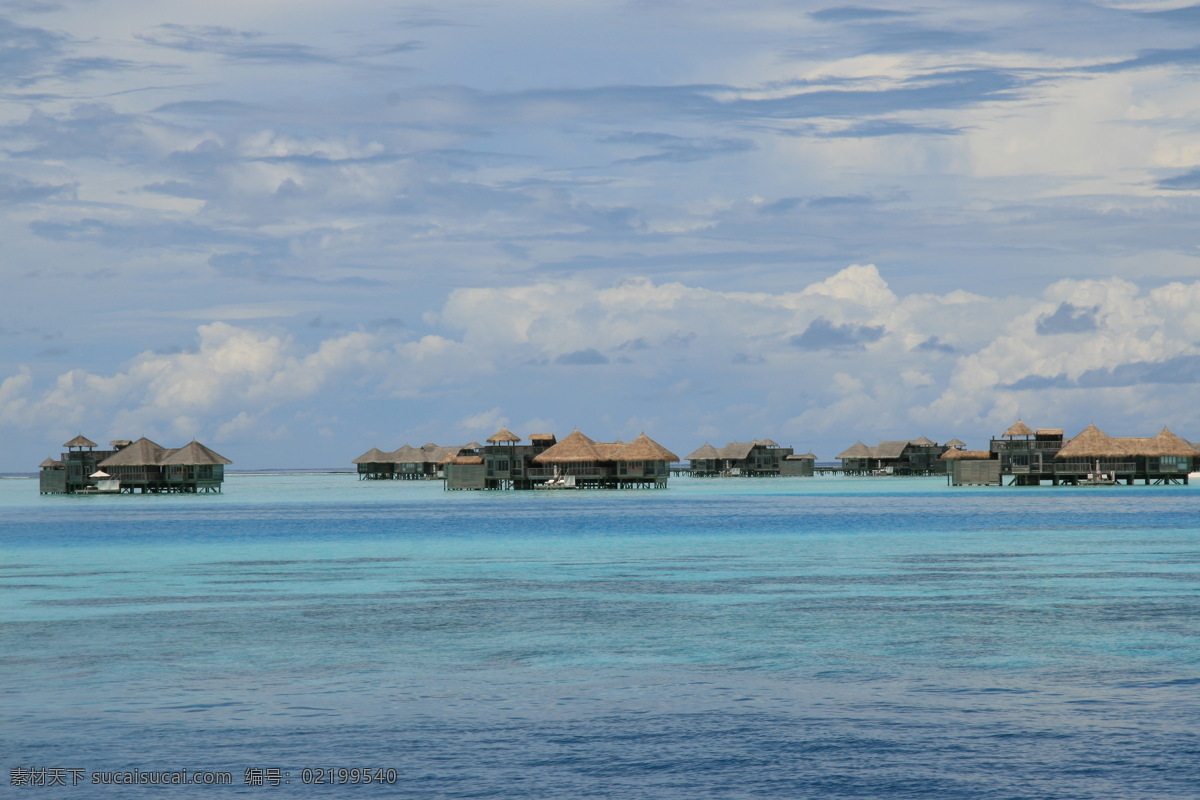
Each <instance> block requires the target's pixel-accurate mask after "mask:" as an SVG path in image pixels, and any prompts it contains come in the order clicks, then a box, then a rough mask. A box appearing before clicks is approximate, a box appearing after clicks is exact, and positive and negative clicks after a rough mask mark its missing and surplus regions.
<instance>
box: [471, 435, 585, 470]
mask: <svg viewBox="0 0 1200 800" xmlns="http://www.w3.org/2000/svg"><path fill="white" fill-rule="evenodd" d="M488 441H489V442H490V441H491V439H488ZM607 460H608V459H607V458H605V457H604V454H603V453H602V452H601V451H600V449H599V448H597V447H596V443H595V442H593V441H592V440H591V439H589V438H588V437H586V436H584V435H583V434H582V433H580V432H579V429H578V428H576V429H575V430H573V431H571V434H570V435H569V436H567V437H566V438H565V439H563V440H562V441H561V442H558V443H557V444H555V445H554V446H553V447H549V448H547V449H546V450H545V452H542V453H539V454H538V455H536V456H534V457H533V463H535V464H570V463H578V462H581V461H607Z"/></svg>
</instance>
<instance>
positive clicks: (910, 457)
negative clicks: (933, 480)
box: [837, 436, 966, 475]
mask: <svg viewBox="0 0 1200 800" xmlns="http://www.w3.org/2000/svg"><path fill="white" fill-rule="evenodd" d="M965 446H966V444H965V443H964V442H962V441H960V440H958V439H951V440H950V441H948V442H946V443H945V444H938V443H937V442H935V441H933V440H932V439H929V438H928V437H926V436H921V437H918V438H916V439H897V440H891V441H886V442H880V443H879V444H877V445H875V446H874V447H868V446H867V445H865V444H863V443H862V442H855V443H854V444H852V445H851V446H850V447H848V448H847V449H846V450H844V451H842V452H841V453H840V454H839V455H838V459H839V460H841V462H842V466H841V468H840V469H839V470H837V471H839V472H841V473H843V474H847V475H940V474H945V472H946V463H945V462H944V461H942V460H941V458H942V455H943V454H945V453H946V452H948V451H950V450H952V449H954V448H958V447H965Z"/></svg>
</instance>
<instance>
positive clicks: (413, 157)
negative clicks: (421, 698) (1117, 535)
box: [0, 0, 1200, 472]
mask: <svg viewBox="0 0 1200 800" xmlns="http://www.w3.org/2000/svg"><path fill="white" fill-rule="evenodd" d="M1198 77H1200V5H1188V4H1186V3H1180V2H1141V1H1139V0H1092V1H1091V2H1088V1H1085V0H1063V1H1062V2H1056V0H1036V2H1014V1H1012V0H998V1H997V2H989V3H978V2H965V1H964V0H930V2H924V3H919V4H914V3H912V2H908V1H907V0H906V1H905V2H891V0H888V2H871V1H870V0H861V2H859V3H855V4H851V5H839V4H836V3H828V2H785V1H784V0H779V1H778V2H772V1H771V0H744V2H739V3H735V4H730V3H725V2H719V3H718V2H706V0H695V1H694V2H677V1H674V0H661V1H658V0H631V2H587V1H585V0H580V1H573V0H554V1H553V2H549V0H546V1H545V2H542V1H541V0H507V1H506V2H503V3H489V2H456V1H455V0H439V2H438V3H436V4H406V3H403V2H388V3H382V2H378V0H371V1H366V0H340V1H339V2H338V3H336V4H335V3H328V2H312V1H311V0H288V2H286V3H284V2H277V1H276V0H254V1H253V2H237V3H233V2H227V0H209V1H208V2H204V3H196V2H191V1H189V2H177V1H176V0H154V2H147V1H146V0H0V241H2V242H3V248H2V249H0V472H31V471H34V470H36V468H37V465H38V464H39V463H40V462H41V461H42V459H44V458H46V457H47V456H55V457H56V456H57V454H58V453H60V452H61V451H62V449H63V448H62V443H64V442H66V441H67V440H68V439H70V438H72V437H74V436H75V435H76V434H80V433H82V434H84V435H85V436H87V437H89V438H91V439H92V440H94V441H96V442H100V443H102V444H103V443H105V442H107V441H109V440H111V439H136V438H138V437H140V436H148V437H150V438H151V439H153V440H154V441H156V442H158V443H159V444H162V445H164V446H168V447H177V446H181V445H183V444H186V443H187V442H188V441H190V440H191V439H193V438H195V439H198V440H199V441H201V442H203V443H204V444H206V445H208V446H210V447H212V448H213V449H215V450H217V451H218V452H220V453H221V454H223V455H225V456H226V457H228V458H230V459H232V460H233V461H234V468H235V469H236V468H245V469H266V468H324V467H341V468H349V466H350V461H351V459H353V458H355V457H357V456H358V455H360V454H362V453H363V452H365V451H366V450H368V449H369V448H371V447H379V448H380V449H383V450H392V449H395V448H397V447H399V446H401V445H402V444H405V443H409V444H413V445H418V446H419V445H421V444H424V443H426V442H429V441H433V442H436V443H438V444H461V443H465V442H468V441H470V440H481V441H482V439H484V438H486V437H487V436H489V435H490V434H492V433H493V432H495V431H496V430H497V429H498V428H499V427H500V426H502V425H506V426H508V427H509V428H511V429H512V430H513V431H515V432H516V433H517V434H519V435H521V436H525V437H528V435H529V434H532V433H542V432H551V433H556V434H557V435H558V436H559V437H562V436H564V435H566V434H567V433H570V432H571V430H572V429H574V428H579V429H580V430H582V431H583V432H584V433H587V434H588V435H589V436H591V437H592V438H594V439H598V440H603V441H613V440H618V439H619V440H624V441H629V440H631V439H632V438H634V437H636V436H637V435H638V434H639V433H641V432H646V433H647V434H648V435H650V436H651V437H652V438H654V439H655V440H657V441H659V442H660V443H662V444H664V445H665V446H667V447H669V448H670V449H672V450H674V451H675V452H676V453H677V454H679V455H681V456H684V455H686V454H687V453H689V452H691V451H692V450H694V449H695V448H697V447H699V446H700V445H702V444H703V443H705V442H711V443H713V444H715V445H717V446H721V445H723V444H725V443H726V442H729V441H748V440H752V439H762V438H767V437H770V438H772V439H774V440H776V441H778V442H779V443H780V444H783V445H787V446H792V447H795V448H796V450H797V452H804V451H806V450H812V451H813V452H815V453H816V454H817V455H818V457H819V458H820V459H821V460H832V459H833V458H834V457H835V456H836V455H837V454H838V453H840V452H841V451H842V450H844V449H846V448H847V447H849V446H850V445H852V444H853V443H854V442H855V441H858V440H861V441H864V442H866V443H867V444H874V443H876V442H878V441H880V440H894V439H907V438H917V437H919V436H928V437H929V438H931V439H934V440H936V441H938V442H945V441H947V440H949V439H951V438H954V437H957V438H959V439H962V440H964V441H965V442H966V443H967V445H968V447H970V448H972V449H985V448H986V447H987V440H988V439H989V438H990V437H992V436H995V435H998V434H1000V433H1001V432H1003V431H1004V430H1005V429H1006V428H1007V427H1008V426H1009V425H1011V424H1012V423H1013V422H1015V421H1016V419H1017V418H1021V419H1023V420H1024V421H1025V422H1026V423H1028V424H1029V425H1030V426H1032V427H1062V428H1064V429H1065V430H1066V433H1067V435H1068V436H1069V435H1073V434H1074V433H1077V432H1078V431H1080V430H1082V429H1083V428H1084V427H1085V426H1086V425H1088V424H1089V423H1093V422H1094V423H1095V424H1096V425H1098V426H1099V427H1100V428H1101V429H1103V430H1104V431H1105V432H1107V433H1109V434H1111V435H1114V436H1140V435H1153V434H1155V433H1157V432H1158V431H1159V430H1160V429H1161V428H1162V427H1164V426H1167V427H1170V428H1171V430H1173V431H1175V432H1176V433H1178V434H1179V435H1181V436H1183V437H1185V438H1188V439H1190V440H1193V441H1197V440H1200V403H1197V402H1196V391H1197V384H1198V383H1200V250H1198V245H1200V226H1197V212H1198V211H1200V197H1198V194H1200V135H1198V134H1200V92H1198V91H1196V86H1197V78H1198Z"/></svg>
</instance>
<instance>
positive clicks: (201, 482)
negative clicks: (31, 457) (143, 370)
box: [39, 435, 233, 494]
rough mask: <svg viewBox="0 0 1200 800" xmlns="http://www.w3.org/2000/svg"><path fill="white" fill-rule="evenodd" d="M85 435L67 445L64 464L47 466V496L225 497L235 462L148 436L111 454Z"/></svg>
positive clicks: (196, 446) (115, 446) (114, 447)
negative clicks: (161, 494)
mask: <svg viewBox="0 0 1200 800" xmlns="http://www.w3.org/2000/svg"><path fill="white" fill-rule="evenodd" d="M98 446H99V445H97V444H96V443H95V442H93V441H91V440H90V439H88V438H86V437H84V436H82V435H80V436H76V437H75V438H74V439H72V440H71V441H69V442H67V443H66V444H64V445H63V447H65V448H67V452H65V453H63V454H62V457H61V458H60V459H57V460H56V459H52V458H47V459H46V460H45V461H43V462H42V463H41V472H40V474H39V489H40V491H41V493H42V494H120V493H122V492H123V493H126V494H132V493H134V492H142V493H147V492H149V493H159V492H182V493H189V494H194V493H205V492H220V491H221V484H222V483H223V482H224V480H225V465H227V464H232V463H233V462H232V461H230V460H229V459H227V458H225V457H224V456H222V455H220V454H218V453H215V452H213V451H212V450H210V449H209V448H208V447H205V446H204V445H202V444H200V443H199V442H197V441H195V440H193V441H192V442H190V443H189V444H187V445H184V446H183V447H178V448H167V447H163V446H162V445H159V444H156V443H155V442H152V441H151V440H149V439H147V438H145V437H142V438H141V439H138V440H137V441H136V442H134V441H130V440H128V439H116V440H113V441H112V442H109V448H110V449H108V450H97V449H96V448H97V447H98Z"/></svg>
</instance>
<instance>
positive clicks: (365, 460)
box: [350, 442, 480, 481]
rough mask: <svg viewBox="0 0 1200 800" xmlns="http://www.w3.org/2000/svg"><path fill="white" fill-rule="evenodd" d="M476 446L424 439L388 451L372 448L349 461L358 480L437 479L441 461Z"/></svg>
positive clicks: (471, 449) (473, 448) (440, 472)
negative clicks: (418, 442) (448, 444)
mask: <svg viewBox="0 0 1200 800" xmlns="http://www.w3.org/2000/svg"><path fill="white" fill-rule="evenodd" d="M479 446H480V445H479V444H478V443H477V442H471V443H470V444H467V445H462V446H459V447H443V446H441V445H437V444H434V443H433V442H427V443H425V444H424V445H422V446H420V447H413V446H412V445H408V444H404V445H401V446H400V447H398V448H396V449H395V450H392V451H390V452H384V451H382V450H380V449H379V448H377V447H372V448H371V449H370V450H368V451H367V452H365V453H363V454H362V455H361V456H359V457H358V458H355V459H352V460H351V462H350V463H352V464H354V465H355V466H357V467H358V479H359V480H372V481H373V480H410V481H411V480H436V479H439V478H441V477H442V466H441V465H442V462H443V461H445V460H446V459H447V458H449V457H451V456H456V455H459V454H462V453H471V452H474V451H475V450H477V449H478V448H479Z"/></svg>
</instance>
